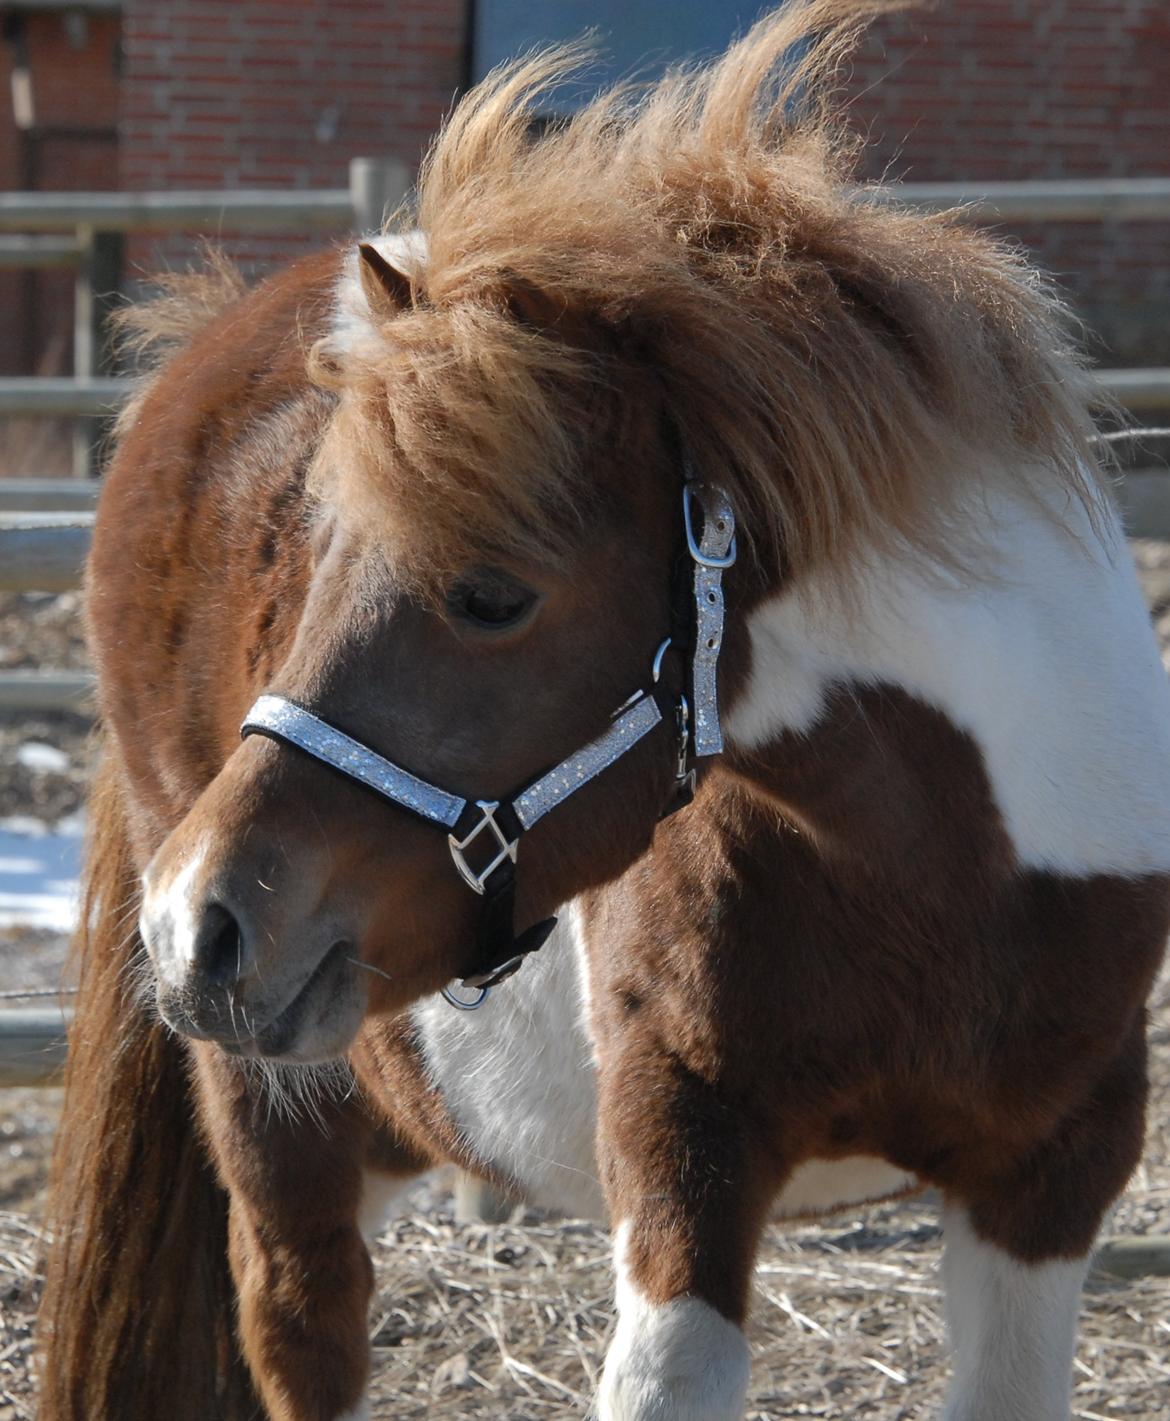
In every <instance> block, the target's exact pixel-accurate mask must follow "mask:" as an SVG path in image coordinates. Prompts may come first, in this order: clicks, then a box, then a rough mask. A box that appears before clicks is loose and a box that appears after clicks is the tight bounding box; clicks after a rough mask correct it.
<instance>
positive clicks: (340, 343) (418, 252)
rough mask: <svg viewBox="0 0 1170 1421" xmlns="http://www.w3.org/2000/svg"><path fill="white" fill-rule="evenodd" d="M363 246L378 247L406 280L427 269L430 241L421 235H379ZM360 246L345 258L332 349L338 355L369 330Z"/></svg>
mask: <svg viewBox="0 0 1170 1421" xmlns="http://www.w3.org/2000/svg"><path fill="white" fill-rule="evenodd" d="M361 240H362V242H364V243H366V244H367V245H369V246H371V247H375V248H376V249H377V251H378V254H379V255H380V256H381V257H383V258H384V259H385V260H386V262H387V263H388V264H389V265H390V266H392V267H393V268H394V270H395V271H400V272H401V273H402V275H403V276H406V277H409V276H413V275H414V273H415V272H416V271H418V270H419V268H420V267H422V266H425V265H426V260H427V239H426V237H425V236H424V234H423V233H422V232H391V233H386V232H377V233H373V234H371V235H370V236H367V237H363V238H362V239H361ZM358 261H359V257H358V244H357V243H356V242H355V243H354V244H353V246H352V247H351V248H350V249H349V251H348V252H346V254H345V258H344V260H343V261H342V265H341V276H340V278H339V279H338V282H337V292H336V296H335V299H334V307H333V329H332V331H331V333H330V341H329V343H330V345H331V346H332V347H333V348H334V349H335V350H336V351H338V352H342V351H346V350H350V349H352V348H353V347H354V346H355V345H357V344H358V343H359V342H360V341H361V340H363V339H364V338H365V336H366V335H367V334H368V332H369V330H370V308H369V304H368V303H367V301H366V297H365V293H364V292H363V291H362V283H361V277H360V276H359V275H358Z"/></svg>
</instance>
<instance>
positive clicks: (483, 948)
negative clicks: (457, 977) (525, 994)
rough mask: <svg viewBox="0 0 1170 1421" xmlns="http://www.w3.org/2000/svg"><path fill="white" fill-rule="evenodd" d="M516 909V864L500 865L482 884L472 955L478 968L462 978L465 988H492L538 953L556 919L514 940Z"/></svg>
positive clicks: (546, 920) (525, 931)
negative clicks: (482, 891)
mask: <svg viewBox="0 0 1170 1421" xmlns="http://www.w3.org/2000/svg"><path fill="white" fill-rule="evenodd" d="M515 910H516V865H515V864H514V863H503V864H501V865H500V866H499V868H497V869H496V871H495V872H494V873H493V874H492V875H491V877H490V878H489V879H488V881H487V883H486V884H485V885H484V896H483V903H482V905H481V907H480V910H479V923H478V924H477V926H476V934H475V956H476V959H477V961H478V963H479V966H478V967H477V968H476V970H475V971H474V972H472V973H471V974H470V975H469V976H467V977H464V978H463V985H464V986H465V987H471V988H480V989H482V988H484V987H494V986H495V985H496V983H497V982H502V981H504V979H505V978H506V977H510V976H511V975H512V973H513V972H518V971H519V970H520V968H521V967H522V966H523V963H524V959H525V957H527V956H528V955H529V954H530V953H533V952H539V950H540V949H541V948H542V947H543V946H544V944H545V943H546V942H547V941H548V939H549V935H550V934H551V933H552V930H553V928H555V927H556V925H557V920H556V918H545V919H543V920H542V921H541V922H539V923H534V924H533V926H532V927H530V928H526V929H525V930H524V931H523V932H522V933H521V934H520V935H519V936H518V937H517V935H516V927H515V922H514V917H515Z"/></svg>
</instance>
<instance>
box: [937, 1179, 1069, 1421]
mask: <svg viewBox="0 0 1170 1421" xmlns="http://www.w3.org/2000/svg"><path fill="white" fill-rule="evenodd" d="M943 1226H944V1229H945V1232H946V1249H945V1252H944V1255H943V1285H944V1287H945V1289H946V1300H947V1326H948V1329H949V1331H950V1335H951V1345H952V1347H953V1349H954V1377H953V1380H952V1383H951V1392H950V1397H949V1400H948V1403H947V1407H946V1411H945V1412H944V1416H945V1421H999V1418H1005V1421H1006V1418H1008V1417H1010V1418H1011V1421H1067V1417H1068V1414H1069V1392H1070V1378H1071V1375H1072V1362H1073V1352H1074V1350H1075V1347H1076V1335H1077V1313H1078V1310H1079V1307H1080V1299H1081V1285H1082V1284H1083V1282H1084V1279H1085V1273H1086V1271H1087V1269H1088V1262H1089V1260H1088V1257H1081V1258H1074V1259H1052V1260H1049V1261H1047V1262H1042V1263H1025V1262H1022V1261H1021V1260H1019V1259H1016V1258H1013V1257H1012V1256H1011V1254H1010V1253H1008V1252H1007V1251H1006V1250H1004V1249H1002V1248H999V1247H997V1246H996V1245H995V1244H993V1243H988V1242H986V1241H985V1240H983V1239H981V1238H980V1237H979V1236H978V1234H976V1232H975V1230H974V1229H973V1228H972V1227H971V1222H970V1219H969V1217H968V1214H967V1211H966V1210H965V1209H963V1208H962V1207H960V1206H957V1205H954V1204H948V1205H947V1207H946V1208H945V1210H944V1212H943Z"/></svg>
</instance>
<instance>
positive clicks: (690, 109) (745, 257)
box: [313, 0, 1095, 580]
mask: <svg viewBox="0 0 1170 1421" xmlns="http://www.w3.org/2000/svg"><path fill="white" fill-rule="evenodd" d="M891 8H896V7H895V6H892V5H891V4H889V3H866V2H865V0H852V2H851V0H796V3H792V4H789V5H788V6H786V7H785V8H784V9H782V10H781V11H779V12H778V13H776V14H774V15H772V16H770V17H767V18H765V19H764V20H762V21H761V22H760V23H759V24H757V25H756V26H755V28H753V29H752V30H751V31H750V32H749V33H748V34H747V35H746V36H745V37H744V38H743V39H742V40H740V41H739V42H738V43H737V44H736V45H734V46H733V47H732V48H731V49H730V50H729V51H728V52H727V53H726V54H725V55H724V56H723V57H722V58H721V59H719V60H718V61H717V62H715V63H713V64H711V65H710V66H708V67H704V68H690V69H679V70H675V71H673V72H671V73H670V74H668V75H667V76H666V78H664V79H663V80H661V82H658V83H656V84H654V85H651V86H648V87H636V86H629V85H627V86H620V87H618V88H616V89H614V90H612V91H610V92H607V93H605V94H603V95H602V96H601V97H600V98H597V99H595V100H594V101H593V102H592V103H590V104H589V105H588V106H587V107H585V108H584V109H583V110H582V111H580V112H579V113H578V114H576V116H574V117H573V118H572V119H571V121H567V122H565V123H563V124H559V125H555V124H554V125H552V126H551V127H549V128H546V130H545V131H544V132H543V133H539V134H538V132H537V129H538V127H539V125H538V124H537V123H536V120H537V119H538V118H539V117H540V116H541V115H542V114H543V113H544V112H545V111H546V110H547V109H548V108H549V107H550V105H551V103H552V98H551V96H552V95H553V94H554V93H555V91H556V89H557V88H558V86H560V85H562V84H564V82H565V81H566V79H567V78H569V77H570V76H571V75H572V74H573V72H574V71H575V70H576V68H577V67H578V65H579V64H580V63H581V62H582V58H583V56H582V52H581V51H580V49H577V48H569V49H562V50H557V51H553V52H551V53H540V54H536V55H533V56H531V57H528V58H526V59H524V60H521V61H520V62H518V63H516V64H513V65H510V66H508V67H505V68H503V69H501V70H499V71H497V72H496V73H495V74H493V75H492V76H490V77H489V78H488V79H487V80H486V81H485V82H484V83H483V84H481V85H480V86H479V87H478V88H476V89H475V90H473V91H472V92H471V93H470V94H469V95H468V96H467V97H466V98H465V99H464V100H463V101H462V102H461V103H460V104H459V106H458V107H457V108H456V110H455V111H454V113H453V114H452V116H451V118H450V120H449V121H448V123H447V124H446V127H445V128H444V130H443V132H442V134H441V135H440V137H439V138H438V140H437V142H436V143H435V146H434V148H433V150H432V151H431V153H430V155H429V157H428V159H427V161H426V164H425V167H424V170H423V173H422V177H421V180H420V184H419V190H418V202H417V209H416V210H415V211H412V212H410V213H407V214H404V215H403V216H402V218H401V219H400V223H401V225H403V226H405V225H408V224H415V223H417V225H418V227H419V228H420V229H421V230H422V232H423V233H424V234H425V237H426V241H427V247H428V256H427V260H426V264H425V268H424V269H422V270H420V271H419V272H417V273H416V274H415V276H414V280H413V301H412V303H411V304H410V305H409V306H408V307H407V308H406V309H405V310H403V311H401V312H399V313H397V314H393V315H391V316H389V317H385V318H382V319H374V318H371V321H370V324H369V328H368V330H366V331H365V332H364V333H361V334H359V335H358V336H357V337H356V338H355V337H354V336H353V334H352V332H351V333H350V336H349V337H348V338H347V339H346V340H345V341H344V342H342V341H340V340H335V341H333V342H330V341H326V342H324V343H323V344H322V346H321V347H320V348H319V349H318V350H317V351H316V353H315V358H314V361H313V370H314V375H315V378H317V379H318V380H320V381H321V382H322V383H325V384H328V385H329V386H330V387H332V388H334V389H336V390H337V391H338V393H339V395H340V399H339V405H338V412H337V416H336V418H335V420H334V422H333V424H332V427H331V429H330V431H329V433H328V435H327V436H326V439H325V442H324V444H323V446H322V449H321V451H320V455H319V457H318V460H317V466H316V471H315V479H316V484H317V487H318V488H319V489H320V491H321V492H322V493H323V494H324V495H325V496H326V497H328V498H329V499H330V500H332V501H334V502H336V503H337V504H338V506H339V507H340V508H341V509H342V510H343V512H344V511H347V510H348V511H349V512H350V513H351V514H352V515H353V516H354V517H355V518H356V519H360V520H361V522H362V523H363V524H364V525H366V526H367V527H369V528H371V529H372V530H374V531H375V532H376V533H377V535H378V536H381V537H384V538H385V539H386V540H387V541H388V542H389V543H390V544H391V545H392V546H393V549H394V552H395V562H396V565H397V566H398V567H399V568H400V569H402V570H403V573H404V575H415V576H417V577H418V578H419V579H420V580H425V579H426V578H427V577H428V575H429V574H433V573H436V572H441V571H446V570H449V569H452V568H455V567H457V566H458V565H460V564H461V563H463V562H466V561H467V560H468V559H469V558H472V557H475V556H477V555H481V554H482V553H483V552H484V551H485V550H498V549H512V550H515V551H519V552H522V553H524V554H526V555H531V556H537V557H543V558H546V559H555V558H556V557H558V556H559V555H560V554H561V553H562V552H563V550H564V548H565V546H566V543H567V542H570V541H571V538H572V530H573V528H574V527H575V526H576V523H577V518H578V514H579V512H580V509H581V508H582V506H583V504H584V503H586V502H587V500H588V498H589V492H590V489H589V483H590V480H589V467H590V465H589V453H590V422H591V420H595V419H596V418H597V409H598V408H599V406H604V405H605V404H606V402H607V401H609V402H610V403H611V404H620V403H621V401H622V400H623V399H624V398H626V396H625V394H624V393H623V392H625V391H627V390H629V389H631V388H637V389H639V390H644V389H645V386H646V377H647V375H648V376H649V377H650V378H651V379H652V381H653V385H654V388H655V389H657V390H659V391H660V392H661V399H662V401H663V402H664V404H665V406H666V408H667V409H668V410H669V411H670V413H671V415H672V417H673V420H674V422H675V423H676V425H677V426H678V428H679V429H680V431H681V432H682V435H683V437H684V438H685V440H686V442H687V444H688V445H689V448H690V450H691V452H692V454H693V456H694V460H695V463H696V464H697V466H698V467H699V469H701V470H702V471H703V472H704V473H706V474H707V475H708V476H710V477H712V478H715V479H717V480H718V481H719V482H721V483H722V484H724V486H725V487H727V489H728V491H729V492H730V493H731V495H732V498H733V500H734V502H735V504H736V506H737V508H738V510H739V514H740V522H741V525H742V526H743V528H744V529H745V533H746V536H747V538H748V539H749V540H752V541H754V544H755V547H756V550H757V551H761V550H762V548H763V547H764V546H765V545H767V546H768V547H769V548H770V549H779V550H781V552H782V557H783V562H784V565H785V566H786V567H787V568H788V569H789V571H790V572H792V573H794V574H797V575H799V574H800V573H801V572H802V571H805V570H807V569H810V568H812V567H814V566H817V565H823V564H825V563H827V562H828V563H832V562H834V561H835V562H836V564H837V565H839V566H842V567H844V566H845V565H846V564H847V563H848V561H849V558H850V554H851V553H852V552H853V551H854V550H856V549H857V548H858V547H859V546H861V545H863V544H864V545H866V546H872V545H874V544H875V542H876V543H879V544H880V543H882V542H883V541H886V542H897V543H898V545H899V546H902V547H905V546H907V545H910V546H912V547H917V548H920V549H924V550H926V551H928V552H930V553H931V554H932V555H937V556H940V557H942V558H943V559H944V560H945V559H946V557H947V556H948V552H949V551H951V543H952V541H953V537H954V533H953V528H952V527H951V524H950V522H949V511H950V510H953V509H954V507H955V506H956V503H957V502H958V501H961V500H962V499H963V498H965V497H966V496H967V495H968V494H969V493H970V492H971V490H972V488H973V486H975V485H979V484H981V483H986V482H987V481H992V480H996V479H999V480H1005V479H1012V480H1016V481H1020V480H1021V479H1022V478H1024V477H1033V478H1034V477H1036V476H1037V475H1035V473H1032V474H1029V475H1027V476H1024V475H1022V474H1021V472H1020V471H1021V470H1022V469H1025V468H1026V469H1029V470H1033V471H1035V470H1043V471H1045V472H1044V477H1050V478H1051V479H1052V480H1056V481H1058V482H1060V483H1063V484H1064V485H1065V486H1066V487H1067V488H1069V489H1070V490H1072V491H1074V492H1075V493H1076V494H1077V495H1079V496H1081V497H1089V498H1090V500H1091V498H1092V496H1093V489H1092V485H1093V481H1094V479H1095V474H1094V473H1092V472H1091V470H1092V469H1093V468H1094V459H1093V457H1092V452H1091V445H1090V438H1091V434H1092V426H1091V423H1090V420H1089V417H1088V414H1087V382H1086V379H1085V376H1084V373H1083V371H1082V369H1081V367H1080V365H1079V364H1078V361H1077V359H1076V357H1075V355H1074V353H1073V350H1072V347H1071V344H1070V342H1069V340H1068V339H1067V338H1066V335H1065V334H1064V330H1065V325H1066V322H1065V319H1064V313H1063V311H1062V310H1061V308H1060V305H1059V303H1058V302H1057V300H1056V299H1055V298H1054V296H1053V294H1052V293H1051V291H1050V290H1049V289H1048V287H1047V286H1046V285H1045V283H1044V282H1043V280H1042V279H1041V278H1040V277H1038V275H1037V274H1036V273H1035V272H1034V271H1033V270H1031V269H1030V268H1029V267H1028V265H1027V264H1026V263H1025V261H1024V260H1023V259H1022V258H1021V257H1020V256H1019V255H1018V254H1017V253H1016V252H1014V251H1012V250H1010V249H1009V248H1007V247H1006V246H1004V245H1003V244H1001V243H999V242H997V241H995V240H993V239H992V238H990V237H988V236H987V235H984V234H982V233H979V232H976V231H972V230H970V229H969V228H967V227H964V226H963V225H962V222H961V218H960V215H959V214H946V215H941V216H940V215H924V214H922V213H919V212H915V211H910V210H905V209H902V208H900V207H898V206H897V205H896V204H895V203H892V202H880V203H879V202H875V201H872V200H867V199H866V198H865V197H864V196H859V194H858V192H857V190H856V188H855V187H854V185H853V182H852V171H853V159H854V156H855V152H856V148H857V144H856V142H855V140H853V139H851V138H850V137H849V136H848V135H847V133H846V131H845V129H844V125H843V123H842V121H841V114H840V105H839V104H838V103H837V102H836V90H837V87H838V85H837V78H838V76H839V75H840V72H841V67H842V64H843V62H844V61H845V60H846V59H847V56H848V54H849V53H850V51H851V49H852V47H853V46H854V44H855V42H856V40H857V38H858V35H859V34H860V32H861V30H862V29H863V28H864V26H865V24H866V22H867V20H868V19H869V17H870V16H871V15H872V14H874V13H877V12H880V11H883V10H888V9H891ZM518 302H519V305H520V306H521V307H524V308H531V307H532V306H533V305H534V304H535V305H537V306H538V307H539V308H540V309H541V310H543V311H545V312H551V313H553V316H552V318H550V319H549V320H546V321H545V322H544V323H543V325H542V324H541V323H540V322H532V321H530V320H524V319H517V314H516V312H517V304H518ZM557 312H563V313H565V316H566V323H565V329H566V330H569V331H580V330H582V329H585V330H593V331H596V332H597V333H598V338H597V339H596V340H586V341H580V340H576V339H574V338H572V337H571V336H570V337H566V336H565V334H564V332H563V331H559V330H558V328H557V326H558V323H557V321H556V319H555V313H557ZM635 376H637V377H638V378H635Z"/></svg>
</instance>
